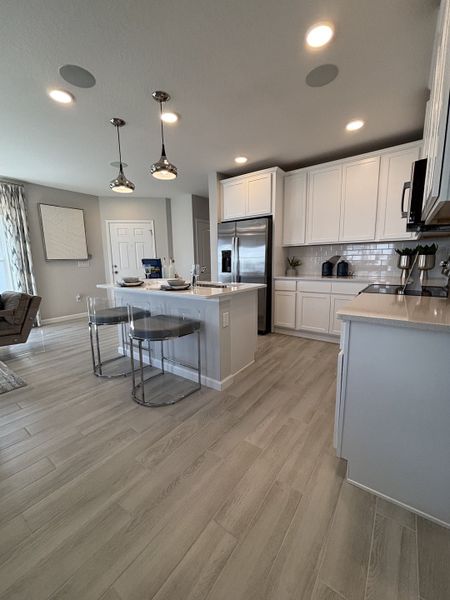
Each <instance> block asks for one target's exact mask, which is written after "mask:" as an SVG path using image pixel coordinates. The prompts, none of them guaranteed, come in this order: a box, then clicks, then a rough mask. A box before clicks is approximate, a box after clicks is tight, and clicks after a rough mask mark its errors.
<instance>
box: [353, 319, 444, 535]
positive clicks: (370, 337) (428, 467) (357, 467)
mask: <svg viewBox="0 0 450 600" xmlns="http://www.w3.org/2000/svg"><path fill="white" fill-rule="evenodd" d="M349 325H350V337H349V344H348V349H347V352H348V356H347V361H346V365H347V367H346V369H347V372H346V390H345V397H344V399H343V400H344V416H343V429H342V436H343V438H342V454H343V456H345V457H346V458H347V459H348V478H349V479H350V480H351V481H353V482H355V483H357V484H359V485H361V486H364V487H367V488H369V489H371V490H373V491H375V492H376V493H379V494H382V495H384V496H386V497H388V498H391V499H392V500H394V501H396V502H398V503H402V504H404V505H406V506H408V507H410V508H412V509H413V510H415V511H417V512H420V513H423V514H425V515H428V516H430V517H431V518H433V519H435V520H437V521H440V522H442V523H444V524H450V369H449V364H450V363H449V360H450V334H449V333H447V332H445V331H426V330H421V329H415V328H406V327H395V326H391V325H377V324H372V323H368V322H360V321H350V323H349Z"/></svg>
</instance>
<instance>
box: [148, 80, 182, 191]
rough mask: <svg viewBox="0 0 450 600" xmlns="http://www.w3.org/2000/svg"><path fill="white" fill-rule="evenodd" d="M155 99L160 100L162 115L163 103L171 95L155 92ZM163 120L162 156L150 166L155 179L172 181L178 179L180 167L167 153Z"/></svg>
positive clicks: (162, 122)
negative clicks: (172, 161)
mask: <svg viewBox="0 0 450 600" xmlns="http://www.w3.org/2000/svg"><path fill="white" fill-rule="evenodd" d="M152 96H153V99H154V100H156V102H159V110H160V117H162V114H163V103H164V102H167V100H170V96H169V94H168V93H167V92H161V91H158V92H153V94H152ZM160 122H161V158H160V159H159V160H158V161H157V162H155V163H153V164H152V166H151V167H150V173H151V174H152V175H153V177H154V178H155V179H159V180H163V181H170V180H171V179H176V177H177V175H178V169H177V168H176V166H175V165H173V164H172V163H171V162H169V160H168V158H167V155H166V148H165V145H164V121H163V119H162V118H161V119H160Z"/></svg>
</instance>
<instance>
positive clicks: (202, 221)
mask: <svg viewBox="0 0 450 600" xmlns="http://www.w3.org/2000/svg"><path fill="white" fill-rule="evenodd" d="M200 224H203V225H208V229H209V278H210V279H211V272H212V265H211V222H210V220H209V219H202V218H200V217H195V218H194V261H195V262H197V259H198V241H199V237H200V236H199V225H200ZM200 266H201V265H200Z"/></svg>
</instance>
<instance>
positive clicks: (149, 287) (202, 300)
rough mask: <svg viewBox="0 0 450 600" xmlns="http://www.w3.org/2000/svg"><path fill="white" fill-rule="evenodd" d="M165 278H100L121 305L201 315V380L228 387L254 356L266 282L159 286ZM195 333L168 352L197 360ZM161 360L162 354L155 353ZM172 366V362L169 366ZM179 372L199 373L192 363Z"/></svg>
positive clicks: (190, 375) (169, 346)
mask: <svg viewBox="0 0 450 600" xmlns="http://www.w3.org/2000/svg"><path fill="white" fill-rule="evenodd" d="M160 286H161V284H160V282H158V283H153V282H147V281H146V282H145V283H144V285H143V286H141V287H120V286H117V285H113V284H99V285H98V286H97V287H98V288H101V289H105V290H107V292H108V294H112V295H113V296H114V298H115V303H116V305H123V306H128V305H131V306H136V307H139V308H144V309H147V310H150V311H151V312H152V311H153V312H162V313H165V314H178V315H185V316H186V317H188V318H192V319H196V320H200V321H201V323H202V325H201V334H200V335H201V362H202V384H203V385H205V386H207V387H211V388H214V389H217V390H223V389H225V388H226V387H228V386H229V385H231V384H232V383H233V380H234V378H235V377H236V375H237V374H238V373H240V372H241V371H243V370H244V369H245V368H246V367H248V366H249V365H251V364H252V363H253V362H254V359H255V352H256V344H257V335H258V290H259V289H261V288H264V287H265V285H264V284H246V283H238V284H230V285H227V287H224V288H218V287H195V288H193V289H192V288H191V289H189V290H183V291H179V290H176V291H172V290H171V291H167V290H161V289H160ZM191 338H192V336H187V337H185V338H180V339H177V340H174V341H171V342H170V344H169V343H167V347H166V352H167V355H168V356H169V357H171V358H175V359H176V360H177V361H178V362H182V363H187V364H194V360H195V359H196V356H197V354H196V353H197V350H196V346H195V341H194V339H191ZM152 362H153V363H154V364H155V366H159V362H158V357H157V356H155V357H154V358H153V359H152ZM170 368H171V366H170V365H169V364H168V365H167V370H170ZM173 372H175V373H176V374H177V375H181V376H183V377H187V378H189V379H195V378H196V374H195V372H194V371H193V370H191V369H189V368H188V367H179V366H177V367H174V368H173Z"/></svg>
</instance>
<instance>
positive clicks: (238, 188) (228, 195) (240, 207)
mask: <svg viewBox="0 0 450 600" xmlns="http://www.w3.org/2000/svg"><path fill="white" fill-rule="evenodd" d="M222 207H223V218H224V219H237V218H240V217H245V216H246V214H247V182H246V181H245V180H244V181H242V180H241V181H233V182H230V183H227V184H224V185H223V186H222Z"/></svg>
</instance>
